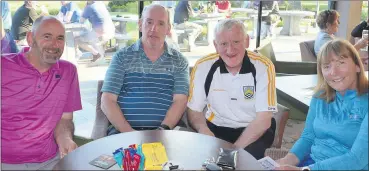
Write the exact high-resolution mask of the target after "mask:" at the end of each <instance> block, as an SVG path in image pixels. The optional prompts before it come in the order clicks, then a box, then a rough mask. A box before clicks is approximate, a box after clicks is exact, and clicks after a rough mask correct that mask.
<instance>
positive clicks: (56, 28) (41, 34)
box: [27, 19, 65, 65]
mask: <svg viewBox="0 0 369 171" xmlns="http://www.w3.org/2000/svg"><path fill="white" fill-rule="evenodd" d="M27 41H28V44H29V45H31V52H32V53H33V54H35V55H37V56H38V57H39V59H40V63H42V64H45V65H52V64H55V63H56V62H57V61H58V60H59V59H60V57H61V56H62V54H63V51H64V44H65V30H64V27H63V25H62V24H61V23H60V22H59V21H58V20H56V19H48V20H45V21H42V23H41V24H40V26H39V28H38V29H37V30H36V32H35V33H33V34H28V35H27Z"/></svg>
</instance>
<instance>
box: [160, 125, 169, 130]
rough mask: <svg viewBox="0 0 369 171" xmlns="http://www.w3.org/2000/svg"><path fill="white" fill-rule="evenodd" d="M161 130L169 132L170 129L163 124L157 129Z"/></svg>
mask: <svg viewBox="0 0 369 171" xmlns="http://www.w3.org/2000/svg"><path fill="white" fill-rule="evenodd" d="M160 128H162V130H170V127H169V126H168V125H165V124H161V125H160V126H159V129H160Z"/></svg>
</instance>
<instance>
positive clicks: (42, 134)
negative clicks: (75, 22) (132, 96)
mask: <svg viewBox="0 0 369 171" xmlns="http://www.w3.org/2000/svg"><path fill="white" fill-rule="evenodd" d="M26 37H27V41H28V44H29V45H30V46H31V47H26V48H24V50H23V51H22V52H20V53H16V54H8V55H2V57H1V66H2V67H1V168H2V169H3V170H51V169H53V167H54V165H55V164H56V163H57V162H58V161H59V159H60V158H62V157H64V156H65V155H67V154H68V153H70V152H72V151H73V150H74V149H76V148H77V144H76V143H75V142H74V141H73V132H74V125H73V112H74V111H77V110H80V109H82V105H81V95H80V90H79V82H78V75H77V68H76V66H74V65H73V64H71V63H70V62H68V61H64V60H59V59H60V57H61V55H62V54H63V50H64V45H65V29H64V26H63V24H62V23H61V22H60V21H59V20H58V19H57V18H54V17H51V16H42V17H39V18H37V19H36V20H35V21H34V23H33V26H32V31H30V32H28V33H27V36H26Z"/></svg>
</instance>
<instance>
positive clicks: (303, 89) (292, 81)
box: [276, 75, 318, 107]
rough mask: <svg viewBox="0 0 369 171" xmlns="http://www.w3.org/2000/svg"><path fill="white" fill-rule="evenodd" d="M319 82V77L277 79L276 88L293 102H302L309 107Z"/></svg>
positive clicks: (301, 76) (306, 76) (299, 76)
mask: <svg viewBox="0 0 369 171" xmlns="http://www.w3.org/2000/svg"><path fill="white" fill-rule="evenodd" d="M317 82H318V77H317V75H297V76H283V77H276V88H277V91H279V92H283V93H285V94H286V95H288V96H289V97H290V98H292V99H293V100H297V101H299V102H302V103H303V104H304V105H306V106H307V107H308V106H309V105H310V100H311V96H312V95H313V88H314V87H315V86H316V84H317Z"/></svg>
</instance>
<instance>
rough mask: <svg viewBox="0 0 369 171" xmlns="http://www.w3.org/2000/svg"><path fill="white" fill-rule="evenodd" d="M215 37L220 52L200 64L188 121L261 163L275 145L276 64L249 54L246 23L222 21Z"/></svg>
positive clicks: (192, 85) (192, 86) (193, 74)
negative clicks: (267, 151)
mask: <svg viewBox="0 0 369 171" xmlns="http://www.w3.org/2000/svg"><path fill="white" fill-rule="evenodd" d="M214 35H215V36H214V37H215V40H214V42H213V43H214V46H215V49H216V51H217V53H213V54H210V55H208V56H206V57H204V58H201V59H200V60H198V61H197V62H196V64H195V66H194V67H193V69H192V72H191V77H190V78H191V80H190V91H189V97H188V99H189V100H188V103H187V107H188V110H187V113H188V118H189V121H190V123H191V125H192V127H193V128H194V129H195V130H196V131H197V132H199V133H201V134H205V135H210V136H215V137H217V138H220V139H222V140H225V141H228V142H230V143H233V144H234V145H235V146H236V147H237V148H243V149H245V150H246V151H248V152H249V153H250V154H251V155H252V156H254V157H255V158H256V159H261V158H263V157H264V152H265V150H266V149H267V148H270V147H271V145H272V144H273V141H274V135H275V129H276V122H275V119H274V118H273V112H277V110H278V109H277V98H276V89H275V71H274V65H273V63H272V62H271V61H270V60H269V59H268V58H266V57H264V56H261V55H259V54H256V53H254V52H252V51H249V50H247V48H248V46H249V38H248V35H247V30H246V28H245V26H244V24H243V23H242V21H239V20H236V19H224V20H221V21H219V22H218V23H217V25H216V27H215V29H214ZM205 108H206V114H205V113H204V112H203V111H204V109H205Z"/></svg>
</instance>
